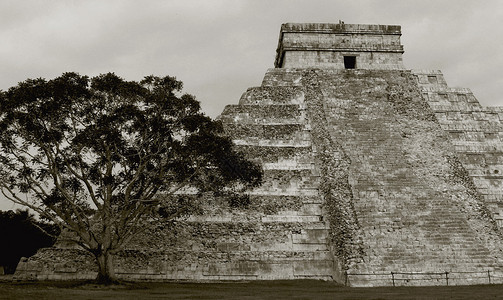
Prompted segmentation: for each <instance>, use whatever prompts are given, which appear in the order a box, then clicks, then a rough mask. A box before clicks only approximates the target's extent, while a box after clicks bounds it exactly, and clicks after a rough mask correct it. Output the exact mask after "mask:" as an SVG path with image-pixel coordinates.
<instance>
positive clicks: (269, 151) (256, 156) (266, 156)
mask: <svg viewBox="0 0 503 300" xmlns="http://www.w3.org/2000/svg"><path fill="white" fill-rule="evenodd" d="M236 150H238V151H241V152H242V153H245V154H246V155H247V157H249V158H250V159H253V160H256V161H260V162H262V163H263V164H268V163H272V164H274V163H283V162H285V164H293V162H296V163H298V164H311V163H313V161H314V156H313V153H312V147H311V145H308V146H301V147H299V146H296V145H293V146H283V147H276V146H259V145H249V146H248V145H240V146H236Z"/></svg>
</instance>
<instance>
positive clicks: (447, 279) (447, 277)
mask: <svg viewBox="0 0 503 300" xmlns="http://www.w3.org/2000/svg"><path fill="white" fill-rule="evenodd" d="M445 282H446V283H447V286H449V272H445Z"/></svg>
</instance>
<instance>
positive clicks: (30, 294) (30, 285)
mask: <svg viewBox="0 0 503 300" xmlns="http://www.w3.org/2000/svg"><path fill="white" fill-rule="evenodd" d="M0 299H37V300H41V299H136V300H140V299H316V300H319V299H484V300H486V299H503V285H480V286H457V287H456V286H454V287H396V288H393V287H381V288H349V287H343V286H338V285H335V284H334V283H331V282H323V281H311V280H296V281H257V282H240V283H135V284H127V285H124V286H109V287H101V286H96V285H94V284H91V283H85V282H9V281H3V282H0Z"/></svg>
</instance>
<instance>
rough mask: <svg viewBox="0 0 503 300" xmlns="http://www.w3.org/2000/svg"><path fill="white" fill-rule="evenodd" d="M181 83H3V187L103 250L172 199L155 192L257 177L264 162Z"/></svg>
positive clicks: (67, 79) (110, 79) (226, 185)
mask: <svg viewBox="0 0 503 300" xmlns="http://www.w3.org/2000/svg"><path fill="white" fill-rule="evenodd" d="M182 86H183V85H182V82H180V81H177V80H176V79H175V78H174V77H170V76H166V77H156V76H147V77H145V78H144V79H143V80H141V81H139V82H136V81H125V80H124V79H122V78H120V77H118V76H117V75H115V74H113V73H107V74H102V75H99V76H96V77H93V78H88V77H87V76H81V75H79V74H77V73H64V74H63V75H61V76H60V77H58V78H55V79H53V80H49V81H47V80H45V79H28V80H26V81H24V82H21V83H19V84H18V85H17V86H14V87H12V88H10V89H9V90H8V91H6V92H1V91H0V188H1V191H2V193H3V194H4V196H6V197H7V198H9V199H11V200H12V201H14V202H16V203H19V204H22V205H25V206H28V207H30V208H31V209H33V210H35V211H36V212H37V213H39V214H40V216H42V217H46V218H49V219H50V220H52V221H54V222H55V223H57V224H59V225H60V226H61V227H64V228H67V229H69V230H70V231H73V232H75V233H76V236H77V239H76V240H75V241H76V242H77V243H78V244H79V245H81V246H82V247H84V248H85V249H87V250H89V251H91V252H92V253H94V254H95V255H101V254H102V253H103V252H104V251H109V250H110V251H118V249H120V248H121V247H122V245H124V244H125V243H127V241H128V240H129V239H130V237H131V236H132V235H134V234H135V230H136V229H135V226H136V225H137V224H138V222H139V220H140V219H141V218H143V217H145V216H149V215H152V214H153V213H155V212H158V211H162V210H160V209H159V207H170V204H166V203H161V202H162V199H165V200H166V199H174V198H173V197H159V195H161V194H162V195H165V196H166V195H168V196H169V195H175V194H179V193H180V192H182V191H184V190H183V189H185V188H187V187H190V192H191V193H200V192H204V191H212V192H214V193H222V192H225V191H227V190H230V191H237V192H241V191H244V190H245V189H247V188H250V187H255V186H258V185H259V184H260V182H261V177H262V170H261V168H260V167H259V166H257V165H255V164H253V163H252V162H250V161H248V160H246V159H245V157H244V155H242V154H241V153H239V152H236V151H235V150H234V146H233V144H232V141H231V140H230V139H229V138H228V137H226V136H225V135H224V132H223V127H222V124H221V123H220V122H218V121H214V120H211V119H210V118H209V117H207V116H205V115H204V114H203V113H202V112H201V111H200V104H199V102H198V101H196V99H195V98H194V97H193V96H191V95H188V94H184V95H180V92H181V90H182ZM187 192H188V191H187ZM182 194H183V193H182ZM175 198H176V197H175ZM177 201H178V200H177ZM177 205H178V206H177ZM171 207H180V201H178V202H176V205H174V206H173V205H172V206H171ZM180 209H182V208H180ZM168 215H176V214H173V212H169V214H168ZM90 216H93V217H92V220H93V221H92V222H91V218H90ZM95 224H99V225H100V226H96V225H95Z"/></svg>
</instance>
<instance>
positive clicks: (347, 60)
mask: <svg viewBox="0 0 503 300" xmlns="http://www.w3.org/2000/svg"><path fill="white" fill-rule="evenodd" d="M344 68H346V69H356V56H344Z"/></svg>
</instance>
